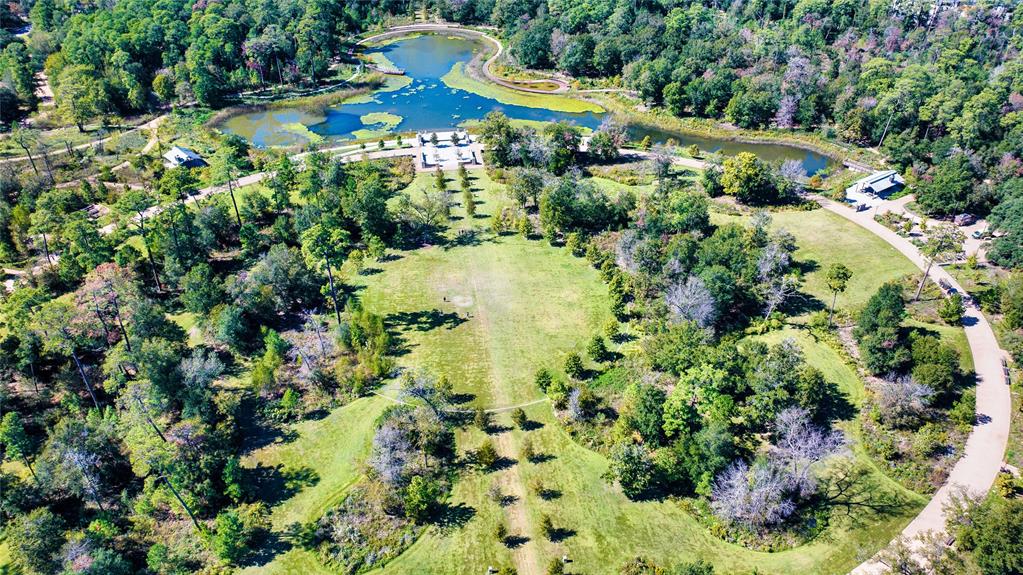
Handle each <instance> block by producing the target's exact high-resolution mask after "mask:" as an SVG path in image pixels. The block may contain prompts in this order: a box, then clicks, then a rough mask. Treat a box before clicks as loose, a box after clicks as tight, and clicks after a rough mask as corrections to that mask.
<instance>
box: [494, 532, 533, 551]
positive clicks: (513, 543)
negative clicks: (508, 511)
mask: <svg viewBox="0 0 1023 575" xmlns="http://www.w3.org/2000/svg"><path fill="white" fill-rule="evenodd" d="M501 543H503V544H504V546H505V547H507V548H508V549H517V548H519V547H522V546H523V545H525V544H526V543H529V537H526V536H525V535H509V536H507V537H505V538H504V540H502V541H501Z"/></svg>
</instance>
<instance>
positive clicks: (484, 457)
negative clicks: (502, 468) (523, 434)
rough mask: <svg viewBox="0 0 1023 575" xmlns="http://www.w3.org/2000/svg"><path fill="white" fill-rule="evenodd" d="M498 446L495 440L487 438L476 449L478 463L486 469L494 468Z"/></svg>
mask: <svg viewBox="0 0 1023 575" xmlns="http://www.w3.org/2000/svg"><path fill="white" fill-rule="evenodd" d="M498 457H499V455H498V454H497V448H496V447H494V442H493V441H490V440H489V439H487V440H486V441H484V442H483V443H482V444H481V445H480V446H479V448H478V449H476V464H477V465H479V466H480V467H482V468H484V469H492V468H493V467H494V465H496V464H497V459H498Z"/></svg>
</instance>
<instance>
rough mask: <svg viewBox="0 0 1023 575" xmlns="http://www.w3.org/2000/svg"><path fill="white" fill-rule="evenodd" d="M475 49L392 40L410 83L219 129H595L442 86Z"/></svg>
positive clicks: (297, 135) (711, 145) (805, 158)
mask: <svg viewBox="0 0 1023 575" xmlns="http://www.w3.org/2000/svg"><path fill="white" fill-rule="evenodd" d="M478 48H479V45H478V44H476V43H475V42H473V41H471V40H466V39H462V38H450V37H444V36H438V35H424V36H418V37H415V38H409V39H407V40H401V41H399V42H394V43H392V44H389V45H387V46H383V47H381V48H378V49H376V50H377V51H379V52H382V53H383V54H384V55H385V56H386V57H387V58H388V59H390V60H391V61H392V62H394V64H395V65H396V66H397V67H399V68H403V69H405V71H406V74H407V75H408V77H409V78H410V79H411V83H410V84H408V85H407V86H405V87H403V88H401V89H400V90H396V91H393V92H377V93H376V94H374V95H373V96H372V98H373V99H372V101H368V102H362V103H351V104H342V105H338V106H334V107H330V108H327V109H326V110H325V111H324V112H323V115H322V116H313V115H310V114H309V113H307V112H302V111H298V110H297V109H279V110H271V111H267V112H257V113H251V114H243V115H239V116H236V117H234V118H231V119H230V120H228V121H227V122H226V123H225V124H224V129H225V130H227V131H228V132H233V133H236V134H239V135H241V136H243V137H245V138H247V139H249V141H251V142H252V143H253V144H254V145H256V146H262V147H265V146H282V145H294V144H302V143H305V142H308V141H309V140H310V138H317V137H321V138H323V139H324V140H328V141H337V140H349V139H352V138H353V137H355V133H356V132H357V131H359V130H365V129H367V128H373V127H374V126H367V125H366V124H364V123H363V120H362V117H363V116H365V115H367V114H370V113H374V112H385V113H389V114H394V115H396V116H400V117H401V118H402V120H401V122H399V123H398V125H397V127H395V128H394V129H395V130H397V131H401V132H411V131H426V130H437V129H444V128H448V127H451V126H452V125H455V124H458V123H460V122H463V121H465V120H475V119H480V118H482V117H483V116H485V115H486V114H487V113H488V112H490V111H493V110H500V111H502V112H504V113H505V114H507V115H508V117H510V118H514V119H517V120H536V121H558V120H568V121H570V122H574V123H575V124H577V125H580V126H585V127H588V128H596V127H597V126H599V125H600V122H601V119H602V117H603V114H596V113H592V112H584V113H570V112H557V111H553V110H548V109H543V108H529V107H526V106H513V105H507V104H502V103H500V102H498V101H496V100H493V99H491V98H486V97H483V96H479V95H476V94H473V93H470V92H466V91H464V90H456V89H452V88H449V87H447V86H445V85H444V83H443V82H442V81H441V77H442V76H444V75H445V74H447V73H448V72H449V71H450V70H451V68H452V67H453V66H454V65H455V64H456V63H457V62H468V61H469V60H471V59H472V57H473V56H474V52H475V50H477V49H478ZM648 134H649V135H650V137H651V139H652V140H654V141H655V142H664V141H666V140H667V139H668V138H674V139H675V140H676V141H678V142H680V143H681V144H682V145H690V144H696V145H697V146H698V147H699V148H700V149H701V150H704V151H706V152H714V151H721V152H723V153H725V154H735V153H738V152H740V151H751V152H754V153H756V154H757V155H759V156H760V157H762V158H764V159H765V160H769V161H784V160H789V159H798V160H800V161H802V162H803V167H804V168H805V169H806V171H807V173H808V174H814V173H816V172H818V171H819V170H821V169H823V168H824V167H825V166H826V165H828V159H827V158H826V157H824V156H821V155H819V154H816V153H813V152H807V151H804V150H800V149H797V148H792V147H789V146H783V145H777V144H740V143H736V142H728V141H724V140H716V139H709V138H700V137H693V136H687V135H680V134H670V133H667V132H662V131H653V130H647V129H640V128H636V129H634V130H633V135H634V136H637V137H638V138H642V137H643V136H645V135H648Z"/></svg>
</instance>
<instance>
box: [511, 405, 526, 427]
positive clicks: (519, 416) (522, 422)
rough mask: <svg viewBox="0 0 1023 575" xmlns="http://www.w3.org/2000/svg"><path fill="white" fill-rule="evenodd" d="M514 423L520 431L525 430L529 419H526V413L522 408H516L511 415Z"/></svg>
mask: <svg viewBox="0 0 1023 575" xmlns="http://www.w3.org/2000/svg"><path fill="white" fill-rule="evenodd" d="M511 418H512V423H514V424H515V425H516V426H517V427H518V428H519V429H525V427H526V424H527V423H528V422H529V419H528V418H527V417H526V412H525V410H523V409H522V408H521V407H516V408H515V409H514V410H513V411H512V413H511Z"/></svg>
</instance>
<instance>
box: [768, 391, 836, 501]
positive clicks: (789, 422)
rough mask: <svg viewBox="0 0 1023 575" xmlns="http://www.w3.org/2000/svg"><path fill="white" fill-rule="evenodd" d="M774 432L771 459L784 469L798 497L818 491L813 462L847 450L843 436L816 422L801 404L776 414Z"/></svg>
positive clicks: (792, 489) (790, 486)
mask: <svg viewBox="0 0 1023 575" xmlns="http://www.w3.org/2000/svg"><path fill="white" fill-rule="evenodd" d="M775 433H776V436H777V437H776V438H775V441H774V445H773V446H772V447H771V455H770V456H771V460H772V461H774V462H775V463H777V464H778V465H779V467H781V468H782V469H784V470H785V471H786V473H787V474H788V476H789V477H788V484H789V489H790V490H791V491H792V492H793V493H795V494H797V495H798V496H799V497H801V498H803V497H809V496H810V495H813V494H814V493H816V492H817V477H816V476H815V475H814V472H813V470H814V467H815V466H816V464H818V463H820V462H822V461H824V460H826V459H829V458H831V457H835V456H838V455H841V454H843V453H845V452H846V447H847V444H846V439H845V435H844V434H843V433H842V432H841V431H837V430H828V429H824V428H822V427H820V426H817V425H815V424H814V423H813V422H812V421H811V420H810V414H809V412H808V411H807V410H805V409H803V408H801V407H790V408H788V409H785V410H784V411H782V412H781V413H779V414H778V417H777V418H775Z"/></svg>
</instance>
